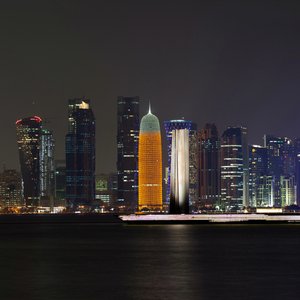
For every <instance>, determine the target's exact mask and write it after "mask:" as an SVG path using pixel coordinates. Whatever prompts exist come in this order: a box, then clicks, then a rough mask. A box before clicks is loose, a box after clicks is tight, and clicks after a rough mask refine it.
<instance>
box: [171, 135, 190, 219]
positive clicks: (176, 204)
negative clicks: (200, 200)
mask: <svg viewBox="0 0 300 300" xmlns="http://www.w3.org/2000/svg"><path fill="white" fill-rule="evenodd" d="M189 144H190V143H189V130H188V129H174V130H172V146H171V169H170V173H171V174H170V187H171V189H170V213H171V214H188V213H189V178H190V174H189V170H190V163H189V156H190V155H189Z"/></svg>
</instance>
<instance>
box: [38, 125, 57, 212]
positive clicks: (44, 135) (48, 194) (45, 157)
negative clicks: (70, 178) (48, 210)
mask: <svg viewBox="0 0 300 300" xmlns="http://www.w3.org/2000/svg"><path fill="white" fill-rule="evenodd" d="M40 139H41V140H40V197H41V199H40V201H41V203H40V205H41V206H51V207H52V206H53V201H54V194H55V174H54V139H53V135H52V132H51V131H50V130H48V129H45V128H42V130H41V138H40Z"/></svg>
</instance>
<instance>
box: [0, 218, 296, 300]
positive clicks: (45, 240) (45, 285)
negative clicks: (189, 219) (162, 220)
mask: <svg viewBox="0 0 300 300" xmlns="http://www.w3.org/2000/svg"><path fill="white" fill-rule="evenodd" d="M299 231H300V226H298V225H270V226H269V225H268V226H266V225H264V226H262V225H261V226H258V225H234V226H232V225H226V226H224V225H155V226H151V225H149V226H123V225H119V224H111V225H106V224H89V225H88V224H85V225H84V226H82V225H80V224H64V225H63V224H27V225H26V224H23V225H14V224H11V225H3V224H1V226H0V234H1V244H0V267H1V273H0V274H1V275H0V288H1V299H51V300H52V299H87V300H88V299H142V300H143V299H209V300H210V299H283V298H285V299H298V297H297V294H298V290H299V283H300V282H299V281H300V279H299V278H300V276H299V275H300V260H299V250H300V247H299V246H300V238H299Z"/></svg>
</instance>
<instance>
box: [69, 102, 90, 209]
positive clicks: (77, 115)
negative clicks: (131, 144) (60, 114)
mask: <svg viewBox="0 0 300 300" xmlns="http://www.w3.org/2000/svg"><path fill="white" fill-rule="evenodd" d="M70 103H71V105H73V100H70V102H69V108H70ZM89 103H90V101H86V99H82V101H81V104H79V105H75V106H73V108H72V109H73V111H72V112H71V113H70V111H69V121H70V123H69V132H68V134H67V135H66V200H67V204H68V206H69V207H70V208H71V209H73V210H76V209H78V208H81V207H83V208H86V209H89V208H90V206H91V204H92V201H93V200H94V198H95V118H94V114H93V111H92V109H91V108H90V104H89Z"/></svg>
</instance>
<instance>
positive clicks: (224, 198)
mask: <svg viewBox="0 0 300 300" xmlns="http://www.w3.org/2000/svg"><path fill="white" fill-rule="evenodd" d="M248 168H249V155H248V143H247V129H246V128H244V127H228V128H227V129H226V130H225V131H224V133H223V135H222V138H221V206H222V208H223V209H224V210H225V211H239V210H241V209H242V208H243V207H247V206H248V205H249V201H248V199H249V195H248V193H249V191H248V181H249V169H248Z"/></svg>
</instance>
